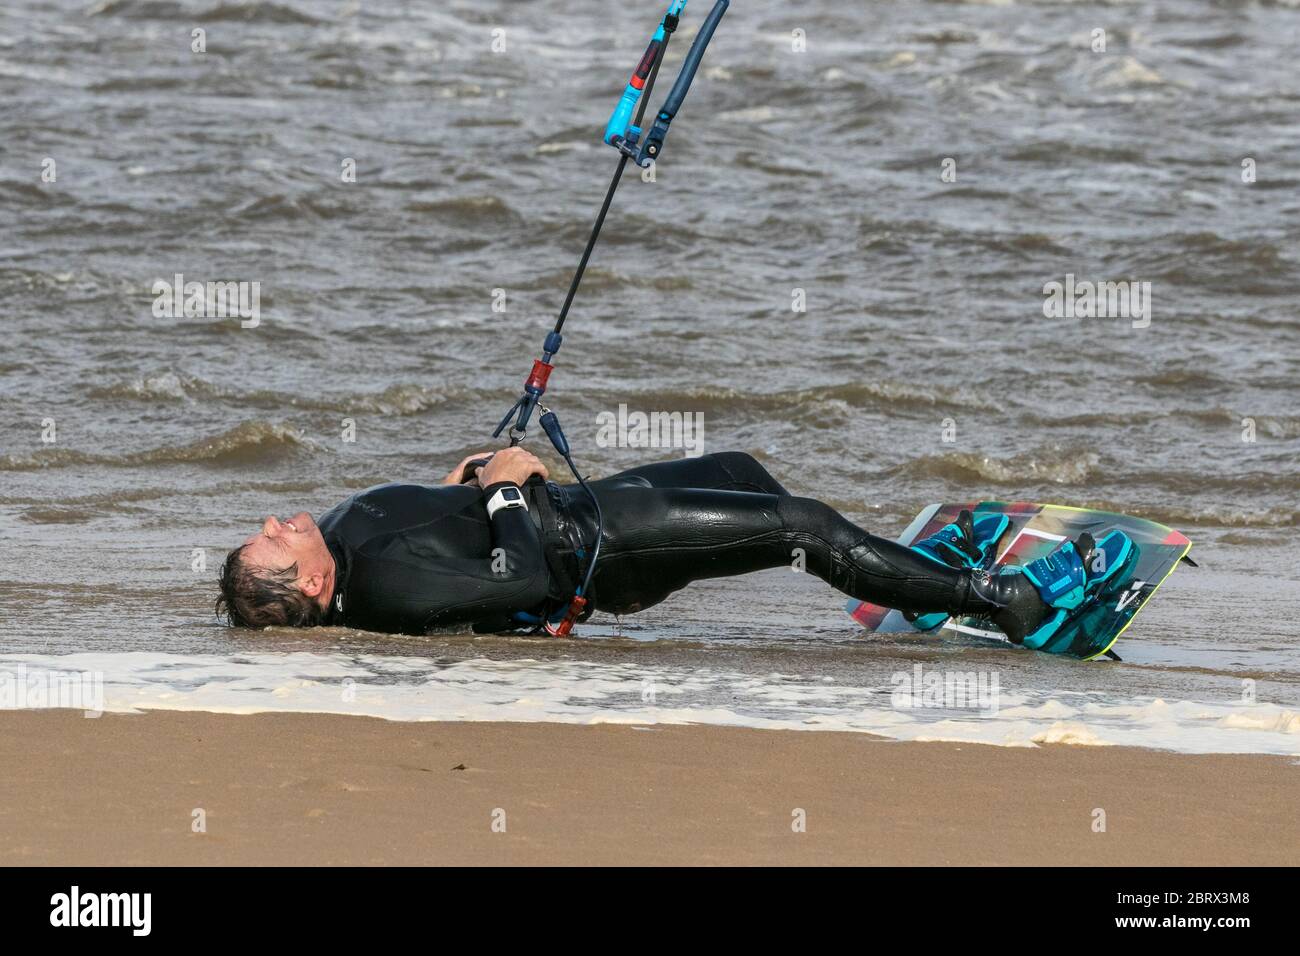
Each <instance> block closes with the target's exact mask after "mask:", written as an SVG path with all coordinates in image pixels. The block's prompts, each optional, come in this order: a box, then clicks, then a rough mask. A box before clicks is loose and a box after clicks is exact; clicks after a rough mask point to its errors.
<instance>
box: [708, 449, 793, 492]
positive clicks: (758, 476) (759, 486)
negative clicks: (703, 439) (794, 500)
mask: <svg viewBox="0 0 1300 956" xmlns="http://www.w3.org/2000/svg"><path fill="white" fill-rule="evenodd" d="M708 457H710V458H712V459H713V460H714V461H715V462H717V465H718V467H719V468H721V469H722V470H723V471H724V472H725V473H726V474H727V475H728V476H730V478H731V483H732V484H733V485H735V486H737V488H738V490H743V491H758V492H762V493H763V494H769V495H788V494H789V492H788V491H786V490H785V488H784V486H782V484H781V482H779V481H777V480H776V479H775V478H773V477H772V474H771V472H769V471H768V470H767V469H766V468H764V467H763V466H762V465H761V464H759V462H758V459H757V458H755V457H754V456H753V455H751V454H749V453H748V452H743V451H719V452H714V453H713V454H712V455H710V456H708Z"/></svg>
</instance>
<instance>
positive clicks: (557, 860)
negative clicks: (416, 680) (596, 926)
mask: <svg viewBox="0 0 1300 956" xmlns="http://www.w3.org/2000/svg"><path fill="white" fill-rule="evenodd" d="M0 757H2V758H3V767H4V771H3V774H2V775H0V863H4V864H73V865H81V864H90V865H101V864H168V865H213V864H216V865H221V864H416V865H419V864H468V865H475V864H562V865H568V864H583V863H595V864H868V865H870V864H904V865H906V864H926V865H932V864H967V865H980V864H1049V865H1050V864H1083V865H1131V864H1147V865H1151V864H1156V865H1160V864H1188V865H1191V864H1196V865H1225V864H1290V863H1294V862H1295V861H1296V857H1295V847H1296V846H1297V845H1300V841H1298V840H1297V837H1298V836H1300V833H1298V831H1300V824H1298V822H1297V821H1298V819H1300V817H1298V816H1297V814H1296V813H1295V794H1296V792H1297V790H1296V788H1297V784H1300V766H1297V765H1296V761H1295V759H1294V758H1278V757H1261V756H1249V755H1241V756H1237V755H1231V756H1225V755H1215V756H1188V755H1179V754H1171V753H1164V752H1156V751H1147V750H1138V749H1128V748H1116V747H1071V746H1049V747H1043V748H1038V749H1026V748H1016V749H1012V748H1000V747H987V746H979V745H971V744H950V743H905V742H895V741H887V740H883V739H880V738H875V737H871V736H867V735H865V734H848V733H827V732H807V733H805V732H794V731H764V730H747V729H733V728H722V727H705V726H653V727H632V726H616V725H599V726H573V725H564V724H519V723H397V722H389V721H382V720H375V719H371V718H359V717H337V716H328V715H320V714H255V715H225V714H208V713H178V712H154V713H148V714H143V715H120V714H109V715H105V716H102V717H100V718H97V719H87V718H85V717H83V716H82V715H81V714H80V713H79V712H74V711H19V712H6V713H0ZM1097 809H1101V810H1104V811H1105V832H1094V819H1095V818H1096V813H1095V811H1096V810H1097ZM198 811H202V812H201V813H199V812H198ZM800 819H802V820H803V821H804V822H805V824H806V827H805V829H804V830H803V832H796V824H797V822H798V821H799V820H800ZM196 820H201V821H202V822H203V824H204V825H205V826H206V832H194V831H195V826H196V823H195V821H196Z"/></svg>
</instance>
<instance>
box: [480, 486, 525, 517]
mask: <svg viewBox="0 0 1300 956" xmlns="http://www.w3.org/2000/svg"><path fill="white" fill-rule="evenodd" d="M502 508H523V509H524V510H525V511H527V510H528V503H527V502H526V501H524V493H523V492H522V491H520V490H519V489H518V488H517V487H515V486H514V485H506V486H505V487H504V488H498V489H497V493H496V494H494V495H493V496H492V497H491V498H489V499H488V503H487V513H488V520H489V521H491V520H492V516H493V515H494V514H496V513H497V512H498V511H500V510H501V509H502Z"/></svg>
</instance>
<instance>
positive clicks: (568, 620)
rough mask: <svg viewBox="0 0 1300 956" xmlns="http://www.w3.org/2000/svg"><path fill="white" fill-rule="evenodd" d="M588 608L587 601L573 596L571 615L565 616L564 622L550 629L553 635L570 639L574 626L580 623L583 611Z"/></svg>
mask: <svg viewBox="0 0 1300 956" xmlns="http://www.w3.org/2000/svg"><path fill="white" fill-rule="evenodd" d="M586 606H587V599H586V598H585V597H580V596H578V595H576V594H575V595H574V596H573V600H572V601H570V602H569V613H568V614H566V615H564V620H562V621H561V622H560V623H559V624H557V625H555V627H553V628H549V630H550V632H551V634H553V635H554V636H555V637H568V636H569V632H570V631H572V630H573V625H574V624H576V623H577V622H578V618H579V616H580V615H581V614H582V609H583V608H584V607H586Z"/></svg>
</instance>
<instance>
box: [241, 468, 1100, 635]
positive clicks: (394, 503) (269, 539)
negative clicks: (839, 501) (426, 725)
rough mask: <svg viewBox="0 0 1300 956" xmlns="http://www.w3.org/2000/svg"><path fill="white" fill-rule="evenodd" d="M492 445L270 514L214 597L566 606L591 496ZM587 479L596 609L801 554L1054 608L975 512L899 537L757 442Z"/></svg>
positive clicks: (472, 610)
mask: <svg viewBox="0 0 1300 956" xmlns="http://www.w3.org/2000/svg"><path fill="white" fill-rule="evenodd" d="M480 457H485V456H470V457H469V458H466V459H465V460H464V461H463V462H461V463H460V465H458V466H457V467H456V468H455V469H453V470H452V472H451V473H450V474H449V475H448V476H447V478H446V480H445V481H444V483H443V484H442V485H435V486H425V485H413V484H387V485H380V486H378V487H375V488H371V489H369V490H366V491H363V492H359V493H358V494H355V495H353V496H352V497H350V498H348V499H347V500H346V501H344V502H342V503H341V504H339V505H337V506H336V507H334V508H333V509H331V510H330V511H328V512H326V513H325V515H323V516H322V517H321V519H320V521H319V523H317V522H313V521H312V518H311V516H310V515H309V514H307V513H306V512H302V513H299V514H296V515H294V516H293V517H291V518H287V519H285V520H279V519H277V518H275V517H268V518H267V519H266V520H265V522H263V524H262V527H261V530H260V531H258V532H257V533H256V534H254V535H252V536H251V537H250V538H249V539H248V540H247V541H245V542H244V543H243V544H242V545H241V546H240V547H239V548H237V549H236V550H234V551H232V552H231V553H230V555H229V556H228V557H227V559H226V562H225V564H224V565H223V567H222V569H221V576H220V585H221V596H220V598H219V599H218V601H217V607H218V611H219V612H224V613H225V614H226V616H227V617H228V618H229V620H230V622H231V623H232V624H235V625H240V626H253V627H264V626H269V625H290V626H311V625H316V624H326V625H343V626H348V627H357V628H362V629H366V630H373V631H385V632H392V633H407V634H424V633H429V632H431V631H434V630H440V629H447V628H460V629H466V628H473V629H474V630H476V631H501V630H510V629H515V628H519V627H522V626H525V622H534V621H538V620H539V619H541V620H545V619H546V618H547V617H548V616H552V615H554V614H555V613H556V611H557V609H562V608H563V607H564V605H565V604H566V603H567V602H568V600H569V599H570V598H571V597H572V596H573V594H574V590H575V588H576V587H577V585H578V584H579V583H581V576H582V575H583V574H584V573H585V570H586V564H585V562H586V560H587V558H588V556H589V555H590V552H591V547H592V545H593V544H594V536H595V533H596V519H595V513H594V509H593V508H592V505H591V501H590V499H589V498H588V496H587V495H586V494H585V493H584V492H583V491H582V489H581V488H580V487H579V486H577V485H559V484H556V483H554V482H550V481H548V480H546V479H547V477H548V475H547V470H546V467H545V466H544V465H543V464H542V462H541V461H539V460H538V459H537V458H536V457H535V456H533V455H532V454H531V453H529V452H527V451H525V450H524V449H523V448H518V447H515V448H507V449H504V450H501V451H499V452H497V453H496V454H495V455H492V456H491V458H490V460H488V461H487V463H486V464H485V465H482V466H478V467H476V466H475V465H474V464H473V463H474V462H475V461H476V459H478V458H480ZM467 468H468V469H470V473H467V472H466V469H467ZM589 485H590V488H591V490H592V492H594V494H595V495H596V497H597V499H598V500H599V502H600V506H601V510H602V512H603V516H604V532H603V538H602V546H601V552H600V557H599V560H598V562H597V565H596V569H595V574H594V578H593V582H592V587H591V589H590V593H589V594H588V597H589V598H590V604H588V606H587V609H586V613H587V614H590V613H591V610H593V608H594V609H595V610H601V611H607V612H611V613H615V614H629V613H633V612H635V611H639V610H641V609H643V608H647V607H650V606H652V605H654V604H658V603H659V602H660V601H662V600H663V599H664V598H666V597H668V595H670V594H672V593H673V592H674V591H677V590H680V589H681V588H683V587H685V586H686V585H688V584H690V583H691V582H692V581H698V580H700V579H703V578H714V577H725V576H730V575H735V574H745V573H747V572H750V571H758V570H761V569H764V568H773V567H779V566H790V565H792V564H793V562H794V561H795V560H796V559H798V558H802V560H803V561H804V565H805V567H806V569H807V570H808V571H809V572H811V573H813V574H815V575H817V576H818V577H819V578H821V579H822V580H823V581H825V582H826V583H827V584H829V585H831V586H832V587H834V588H836V589H838V590H839V591H842V592H843V593H845V594H847V595H850V596H852V597H855V598H858V599H860V600H864V601H870V602H872V603H873V604H879V605H883V606H886V607H892V608H897V609H899V610H900V611H903V612H905V613H907V614H909V615H910V616H911V617H913V618H916V617H920V618H922V619H925V620H929V621H934V620H938V621H940V622H941V621H942V620H943V619H944V618H945V617H946V615H948V614H954V615H956V614H962V615H966V614H975V615H980V616H984V617H988V618H990V619H992V620H993V621H994V623H996V624H997V625H998V626H999V627H1001V628H1002V630H1003V631H1005V632H1006V633H1007V634H1008V636H1009V637H1010V638H1011V639H1012V640H1013V641H1016V642H1018V643H1019V642H1021V641H1023V640H1024V639H1025V638H1026V636H1028V635H1031V634H1033V633H1035V632H1036V630H1041V626H1044V621H1045V620H1048V619H1049V618H1050V617H1051V616H1052V614H1053V608H1052V607H1051V606H1049V604H1048V602H1047V600H1044V597H1045V596H1046V597H1047V598H1048V599H1050V594H1049V593H1048V592H1046V591H1043V590H1042V588H1041V586H1038V585H1040V582H1038V581H1036V580H1030V579H1029V578H1028V577H1027V576H1026V575H1024V574H1023V573H1020V569H1010V570H1004V571H1003V572H1001V573H996V574H992V575H990V574H989V573H988V567H989V566H990V565H991V563H992V561H991V558H990V555H991V553H992V550H993V547H992V545H993V544H994V543H995V541H989V540H982V541H981V540H979V539H978V534H977V533H976V532H975V531H974V530H973V529H972V526H971V525H970V522H969V520H966V521H964V523H963V522H959V523H958V524H955V525H949V526H948V528H945V529H944V531H942V532H940V533H939V534H938V535H936V536H935V537H934V538H933V539H931V540H929V541H928V542H922V543H921V544H920V545H918V546H916V547H913V548H908V547H904V546H903V545H900V544H897V543H895V542H893V541H890V540H887V539H885V538H880V537H877V536H875V535H872V534H869V533H867V532H866V531H864V530H862V529H861V528H859V527H858V526H856V525H854V524H853V523H852V522H850V521H849V520H848V519H846V518H844V517H843V516H842V515H840V514H839V513H838V512H837V511H835V510H834V509H833V508H831V507H830V506H829V505H826V504H823V503H822V502H820V501H816V500H814V499H812V498H801V497H796V496H794V495H791V494H790V493H789V492H788V491H786V490H785V488H783V487H782V486H781V484H780V482H778V481H777V480H776V479H775V478H773V477H772V476H771V475H770V474H768V472H767V470H766V469H764V468H763V467H762V465H760V464H759V463H758V462H757V461H755V460H754V459H753V458H752V457H751V456H749V455H746V454H742V453H737V452H724V453H720V454H713V455H705V456H703V457H700V458H687V459H681V460H676V461H667V462H660V463H656V464H650V465H644V466H641V467H638V468H633V469H631V470H628V471H624V472H620V473H619V474H616V475H613V476H611V477H609V478H604V479H600V480H597V481H592V482H589ZM997 533H999V534H1000V532H997ZM1063 550H1064V551H1066V552H1068V551H1069V549H1068V548H1066V549H1063ZM1066 556H1067V557H1068V558H1069V561H1068V562H1064V563H1062V562H1058V563H1060V564H1061V565H1062V568H1064V571H1063V572H1062V573H1064V574H1066V575H1067V577H1068V576H1069V575H1073V576H1074V578H1076V579H1078V582H1079V586H1080V587H1082V586H1083V583H1082V582H1083V575H1085V574H1086V572H1085V571H1083V570H1082V569H1081V568H1079V567H1078V565H1079V564H1080V563H1081V561H1086V559H1087V558H1088V555H1087V554H1086V553H1084V554H1082V555H1077V554H1076V555H1070V554H1068V553H1067V555H1066ZM1065 564H1068V565H1069V567H1068V568H1066V567H1065ZM1040 572H1041V569H1040ZM1043 576H1044V575H1043V574H1042V573H1040V574H1039V575H1038V577H1043ZM1064 580H1066V578H1062V581H1064ZM1049 583H1050V584H1051V586H1052V587H1053V588H1057V587H1058V585H1057V584H1056V583H1052V582H1049ZM1030 646H1034V645H1033V643H1032V642H1031V644H1030Z"/></svg>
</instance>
